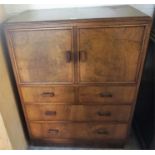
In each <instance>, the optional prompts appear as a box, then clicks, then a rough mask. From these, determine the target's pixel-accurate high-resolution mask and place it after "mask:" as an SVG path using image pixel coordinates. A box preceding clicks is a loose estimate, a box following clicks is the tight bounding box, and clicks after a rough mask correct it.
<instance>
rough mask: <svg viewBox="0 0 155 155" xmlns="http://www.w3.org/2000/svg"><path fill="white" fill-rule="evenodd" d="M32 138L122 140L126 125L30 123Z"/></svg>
mask: <svg viewBox="0 0 155 155" xmlns="http://www.w3.org/2000/svg"><path fill="white" fill-rule="evenodd" d="M30 129H31V135H32V137H33V138H75V139H124V138H125V136H126V134H127V124H116V123H115V124H111V123H59V122H55V123H36V122H31V123H30Z"/></svg>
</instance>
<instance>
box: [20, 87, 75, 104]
mask: <svg viewBox="0 0 155 155" xmlns="http://www.w3.org/2000/svg"><path fill="white" fill-rule="evenodd" d="M21 92H22V97H23V100H24V102H25V103H32V102H38V103H39V102H53V103H62V104H63V103H64V104H65V103H73V102H74V87H71V86H66V87H62V86H40V87H39V86H33V87H28V86H24V87H21Z"/></svg>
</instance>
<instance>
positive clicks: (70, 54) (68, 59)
mask: <svg viewBox="0 0 155 155" xmlns="http://www.w3.org/2000/svg"><path fill="white" fill-rule="evenodd" d="M71 59H72V53H71V51H66V62H67V63H69V62H71Z"/></svg>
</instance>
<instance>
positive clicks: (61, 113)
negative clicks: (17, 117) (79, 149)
mask: <svg viewBox="0 0 155 155" xmlns="http://www.w3.org/2000/svg"><path fill="white" fill-rule="evenodd" d="M25 109H26V113H27V117H28V119H29V120H33V121H43V120H51V121H123V122H127V121H128V120H129V117H130V111H131V106H130V105H121V106H119V105H117V106H116V105H104V106H101V105H96V106H94V105H38V104H36V105H28V104H27V105H25Z"/></svg>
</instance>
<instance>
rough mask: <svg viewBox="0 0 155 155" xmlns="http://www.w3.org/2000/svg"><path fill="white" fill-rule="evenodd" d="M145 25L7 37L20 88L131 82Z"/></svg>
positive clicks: (26, 31) (30, 32) (24, 31)
mask: <svg viewBox="0 0 155 155" xmlns="http://www.w3.org/2000/svg"><path fill="white" fill-rule="evenodd" d="M143 35H144V26H133V25H132V26H123V25H122V26H121V25H120V26H112V27H76V28H73V27H57V28H35V29H34V28H33V29H18V30H15V31H12V32H11V37H12V39H11V40H12V41H13V46H14V47H13V48H14V50H13V51H14V52H13V54H14V58H15V64H16V67H17V71H18V78H19V82H20V83H42V82H43V83H54V84H55V83H62V84H65V83H66V84H72V83H121V82H124V83H126V82H127V83H128V82H130V83H134V82H136V80H137V72H138V69H139V64H140V53H141V46H142V42H143Z"/></svg>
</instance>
